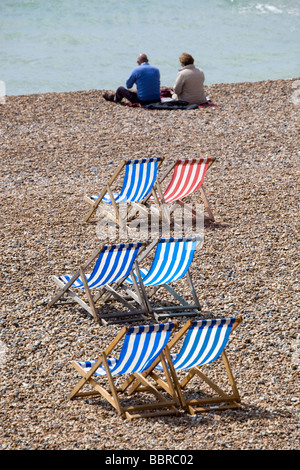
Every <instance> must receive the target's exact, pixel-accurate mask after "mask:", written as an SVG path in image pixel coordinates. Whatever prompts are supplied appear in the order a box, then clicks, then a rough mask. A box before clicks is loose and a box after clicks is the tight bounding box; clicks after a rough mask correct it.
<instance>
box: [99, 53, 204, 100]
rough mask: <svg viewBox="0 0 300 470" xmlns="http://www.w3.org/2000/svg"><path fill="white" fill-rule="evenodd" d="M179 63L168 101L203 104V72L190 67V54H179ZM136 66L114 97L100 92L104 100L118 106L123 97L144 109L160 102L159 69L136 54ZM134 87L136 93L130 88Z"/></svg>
mask: <svg viewBox="0 0 300 470" xmlns="http://www.w3.org/2000/svg"><path fill="white" fill-rule="evenodd" d="M179 60H180V63H181V66H182V68H181V69H179V73H178V76H177V79H176V82H175V85H174V93H173V94H172V95H171V97H172V99H173V100H175V101H177V102H186V103H187V104H189V105H202V104H205V103H207V101H208V99H207V98H206V96H205V93H204V89H203V84H204V73H203V71H202V70H200V69H198V68H196V67H195V65H194V59H193V57H192V56H191V55H190V54H187V53H185V52H184V53H183V54H181V56H180V58H179ZM137 63H138V66H137V67H135V68H134V69H133V71H132V72H131V75H130V77H129V78H128V80H127V81H126V88H125V87H123V86H120V87H119V88H118V89H117V91H116V92H115V93H114V94H111V93H108V92H106V93H104V95H103V98H104V99H106V100H107V101H114V102H115V103H119V102H121V101H122V99H123V98H126V99H127V100H128V101H130V103H139V104H140V105H142V106H147V105H150V104H152V103H160V101H161V90H160V72H159V69H158V68H156V67H154V66H153V65H150V64H149V62H148V58H147V56H146V54H140V55H139V56H138V58H137ZM134 84H136V87H137V91H136V92H135V91H131V90H130V88H132V87H133V85H134Z"/></svg>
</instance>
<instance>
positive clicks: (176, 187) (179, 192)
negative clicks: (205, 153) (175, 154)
mask: <svg viewBox="0 0 300 470" xmlns="http://www.w3.org/2000/svg"><path fill="white" fill-rule="evenodd" d="M211 162H212V159H211V158H199V159H184V160H178V161H177V163H176V165H175V167H174V173H173V176H172V179H171V181H170V184H169V185H168V187H167V189H166V191H165V192H164V201H165V202H166V203H168V202H173V201H177V200H179V199H183V198H184V197H186V196H189V195H190V194H192V193H194V192H195V191H197V189H199V188H200V186H201V185H202V184H203V180H204V177H205V174H206V172H207V170H208V168H209V166H210V164H211Z"/></svg>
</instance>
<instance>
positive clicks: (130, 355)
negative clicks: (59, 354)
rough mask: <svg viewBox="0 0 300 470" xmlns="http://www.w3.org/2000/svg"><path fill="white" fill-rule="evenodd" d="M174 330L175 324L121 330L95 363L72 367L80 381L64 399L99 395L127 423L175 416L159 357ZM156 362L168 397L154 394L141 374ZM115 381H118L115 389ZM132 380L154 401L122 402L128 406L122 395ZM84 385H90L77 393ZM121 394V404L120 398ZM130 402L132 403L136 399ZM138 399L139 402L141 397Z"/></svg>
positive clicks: (174, 401) (176, 402)
mask: <svg viewBox="0 0 300 470" xmlns="http://www.w3.org/2000/svg"><path fill="white" fill-rule="evenodd" d="M175 327H177V324H176V323H161V324H156V325H143V326H132V327H128V326H126V327H123V328H122V329H121V330H120V332H119V333H118V334H117V336H116V337H115V339H114V340H113V341H112V342H111V344H110V345H109V346H108V347H107V348H105V350H104V351H103V352H102V353H101V354H100V355H99V358H98V359H97V360H93V361H85V362H75V361H74V362H73V363H72V364H73V366H74V368H75V369H76V370H77V372H79V374H80V375H81V376H82V378H81V380H80V381H79V382H78V383H77V385H76V386H75V387H74V388H73V389H72V391H71V393H70V394H69V395H68V398H69V399H72V398H74V397H86V396H90V395H99V394H100V395H102V397H104V398H105V399H106V400H107V401H108V402H109V403H110V404H111V405H112V406H113V407H114V408H115V409H116V410H117V412H118V414H119V415H120V416H122V417H125V418H129V419H133V418H139V417H146V416H158V415H163V414H174V413H178V410H177V408H176V405H179V400H178V397H177V394H176V392H175V389H174V384H173V382H172V380H171V376H170V373H169V370H168V367H167V365H166V362H165V359H164V356H163V355H162V351H163V349H164V348H165V346H166V344H167V343H168V341H169V339H170V336H171V333H172V331H173V330H174V328H175ZM121 340H123V344H122V346H121V344H120V342H121ZM114 349H117V350H118V351H119V357H118V358H111V357H110V355H111V353H112V351H113V350H114ZM157 358H158V360H159V361H162V362H160V364H162V366H161V367H162V370H163V371H164V373H165V379H166V380H167V383H168V387H169V389H168V392H169V393H168V394H165V395H166V396H165V395H163V394H162V393H161V392H159V391H158V390H157V387H156V386H155V382H154V384H152V383H151V381H150V380H149V378H146V377H144V374H143V373H144V372H145V371H146V370H147V369H148V368H149V367H150V366H151V364H152V363H153V361H155V360H156V359H157ZM123 375H124V376H125V377H124V382H123V383H122V385H120V376H123ZM126 376H127V377H126ZM115 379H118V387H117V386H116V384H115ZM134 380H139V382H141V383H142V384H143V386H144V387H145V388H146V389H147V392H148V395H149V392H150V393H151V394H153V395H154V396H155V400H154V401H153V400H152V401H150V400H149V397H148V398H147V400H143V403H142V404H141V403H140V401H139V403H136V404H131V403H130V404H129V405H128V404H126V403H125V401H126V400H127V402H128V398H132V397H131V396H130V395H128V394H127V393H126V391H127V389H128V387H129V386H130V385H131V383H132V382H133V381H134ZM105 384H106V385H105ZM85 385H90V386H91V387H92V389H91V390H90V391H85V392H84V391H81V389H82V388H83V387H84V386H85ZM107 385H108V386H109V389H108V390H107V388H108V387H107ZM137 392H139V390H137ZM122 394H124V395H123V397H124V398H125V400H123V397H121V395H122ZM125 395H126V396H125ZM170 396H171V399H170ZM134 398H135V400H136V396H135V397H134ZM138 398H142V397H141V394H139V397H138Z"/></svg>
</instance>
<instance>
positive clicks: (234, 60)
mask: <svg viewBox="0 0 300 470" xmlns="http://www.w3.org/2000/svg"><path fill="white" fill-rule="evenodd" d="M299 26H300V1H299V0H269V1H266V2H265V1H258V0H184V1H182V0H152V1H145V0H131V1H121V0H120V1H118V0H0V47H1V54H0V83H1V84H2V88H3V86H5V90H6V94H7V95H20V94H31V93H44V92H62V91H76V90H90V89H100V90H102V89H109V90H114V89H115V88H116V87H117V86H119V85H123V86H124V85H125V82H126V79H127V78H128V76H129V74H130V72H131V70H132V68H133V67H135V66H136V57H137V55H138V54H139V53H141V52H144V53H146V54H147V55H148V57H149V61H150V63H151V64H153V65H156V66H157V67H159V69H160V72H161V85H162V86H172V85H173V84H174V82H175V78H176V75H177V71H178V68H179V66H180V64H179V60H178V58H179V56H180V54H181V53H182V52H188V53H190V54H192V55H193V56H194V58H195V65H196V66H198V67H200V68H202V69H203V70H204V73H205V77H206V82H205V83H206V84H211V83H234V82H244V81H260V80H268V79H271V80H276V79H279V78H297V77H299V76H300V73H299V70H300V67H299V65H300V60H299V50H300V36H299V30H300V28H299Z"/></svg>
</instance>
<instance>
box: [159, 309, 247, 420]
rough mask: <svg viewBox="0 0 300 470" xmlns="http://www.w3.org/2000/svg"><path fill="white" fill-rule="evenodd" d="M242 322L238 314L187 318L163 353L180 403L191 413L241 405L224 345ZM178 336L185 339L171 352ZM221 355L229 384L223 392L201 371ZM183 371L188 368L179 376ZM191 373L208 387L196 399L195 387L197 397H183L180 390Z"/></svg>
mask: <svg viewBox="0 0 300 470" xmlns="http://www.w3.org/2000/svg"><path fill="white" fill-rule="evenodd" d="M241 321H242V319H241V317H238V318H237V319H235V318H225V319H224V318H222V319H211V320H200V321H198V320H189V321H188V322H187V323H186V324H185V325H184V326H183V327H182V329H181V330H180V331H178V333H177V334H176V335H175V336H174V337H173V338H172V340H171V341H170V342H169V343H168V345H167V348H166V351H165V352H166V356H167V357H168V361H169V366H170V369H171V371H172V375H173V379H174V382H175V384H176V389H177V392H178V395H179V397H180V401H181V404H182V406H183V407H184V408H185V409H187V410H188V411H189V412H190V413H192V414H194V413H195V412H198V411H207V410H209V409H212V408H213V409H217V408H218V409H227V408H239V407H240V405H239V403H240V401H241V400H240V396H239V392H238V390H237V386H236V384H235V380H234V378H233V374H232V372H231V369H230V366H229V362H228V359H227V356H226V353H225V348H226V346H227V344H228V340H229V336H230V334H231V333H232V331H233V330H234V329H235V328H236V327H237V326H238V325H239V324H240V322H241ZM181 338H184V340H183V343H182V346H180V347H179V352H177V353H175V354H174V353H172V349H173V348H174V347H178V341H179V340H181ZM220 356H221V357H222V359H223V364H224V366H225V370H226V373H227V381H228V385H230V387H231V391H229V392H227V391H223V390H222V388H221V387H220V386H218V385H217V384H216V383H215V382H214V381H212V380H211V379H209V378H208V377H207V375H205V374H204V372H203V371H202V367H203V366H206V367H208V364H211V363H213V362H214V361H216V360H217V359H218V358H219V357H220ZM154 366H155V369H156V370H157V371H160V370H162V364H159V363H158V364H156V365H154ZM179 371H181V381H179V378H178V377H179V375H177V374H178V372H179ZM182 371H188V374H187V375H186V376H184V378H182V373H183V372H182ZM194 376H197V377H198V378H200V379H201V380H202V381H204V383H205V384H207V385H208V386H209V389H210V394H207V392H206V396H202V397H201V398H199V394H200V393H199V390H198V389H197V390H196V392H197V393H196V394H195V393H194V390H193V392H192V394H193V395H197V397H191V398H189V399H187V398H185V395H184V392H183V390H184V389H185V387H186V386H187V384H188V383H189V382H190V381H191V380H192V379H193V377H194ZM222 387H223V386H222ZM211 391H213V396H211ZM190 393H191V392H190ZM198 405H199V406H198Z"/></svg>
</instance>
